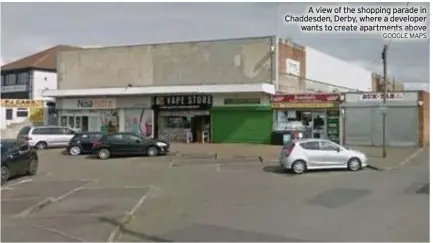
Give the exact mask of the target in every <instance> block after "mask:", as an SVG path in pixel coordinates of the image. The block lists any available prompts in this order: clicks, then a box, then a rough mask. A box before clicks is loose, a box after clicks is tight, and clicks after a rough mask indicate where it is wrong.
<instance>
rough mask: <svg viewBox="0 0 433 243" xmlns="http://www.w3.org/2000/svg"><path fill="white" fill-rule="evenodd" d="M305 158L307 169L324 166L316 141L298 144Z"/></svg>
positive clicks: (321, 153)
mask: <svg viewBox="0 0 433 243" xmlns="http://www.w3.org/2000/svg"><path fill="white" fill-rule="evenodd" d="M299 145H300V146H301V148H302V149H303V150H304V153H305V156H306V157H307V160H308V161H307V166H308V167H322V166H323V164H324V159H323V152H322V151H321V150H320V145H319V142H318V141H307V142H302V143H300V144H299Z"/></svg>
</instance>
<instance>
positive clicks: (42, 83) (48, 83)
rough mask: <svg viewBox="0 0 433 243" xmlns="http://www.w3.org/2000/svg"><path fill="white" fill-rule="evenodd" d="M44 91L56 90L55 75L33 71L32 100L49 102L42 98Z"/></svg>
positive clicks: (53, 73)
mask: <svg viewBox="0 0 433 243" xmlns="http://www.w3.org/2000/svg"><path fill="white" fill-rule="evenodd" d="M45 89H57V73H55V72H43V71H33V99H34V100H40V99H45V100H50V99H49V98H48V99H47V98H43V97H42V91H44V90H45Z"/></svg>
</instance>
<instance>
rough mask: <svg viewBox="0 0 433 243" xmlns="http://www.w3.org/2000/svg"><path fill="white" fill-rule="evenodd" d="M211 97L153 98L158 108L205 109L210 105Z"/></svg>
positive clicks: (179, 96) (178, 96)
mask: <svg viewBox="0 0 433 243" xmlns="http://www.w3.org/2000/svg"><path fill="white" fill-rule="evenodd" d="M212 102H213V99H212V95H176V96H160V97H155V98H154V104H155V106H156V107H159V108H205V107H210V106H211V105H212Z"/></svg>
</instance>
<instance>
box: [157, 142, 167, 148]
mask: <svg viewBox="0 0 433 243" xmlns="http://www.w3.org/2000/svg"><path fill="white" fill-rule="evenodd" d="M156 146H158V147H165V146H167V144H166V143H162V142H156Z"/></svg>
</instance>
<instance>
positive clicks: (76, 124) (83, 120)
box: [60, 116, 89, 132]
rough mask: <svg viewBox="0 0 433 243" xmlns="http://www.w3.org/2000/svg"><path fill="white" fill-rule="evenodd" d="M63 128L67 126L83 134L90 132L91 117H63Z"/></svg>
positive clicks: (61, 121)
mask: <svg viewBox="0 0 433 243" xmlns="http://www.w3.org/2000/svg"><path fill="white" fill-rule="evenodd" d="M60 125H61V126H66V127H70V128H73V129H75V130H79V131H82V132H88V131H89V116H62V117H61V120H60Z"/></svg>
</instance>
